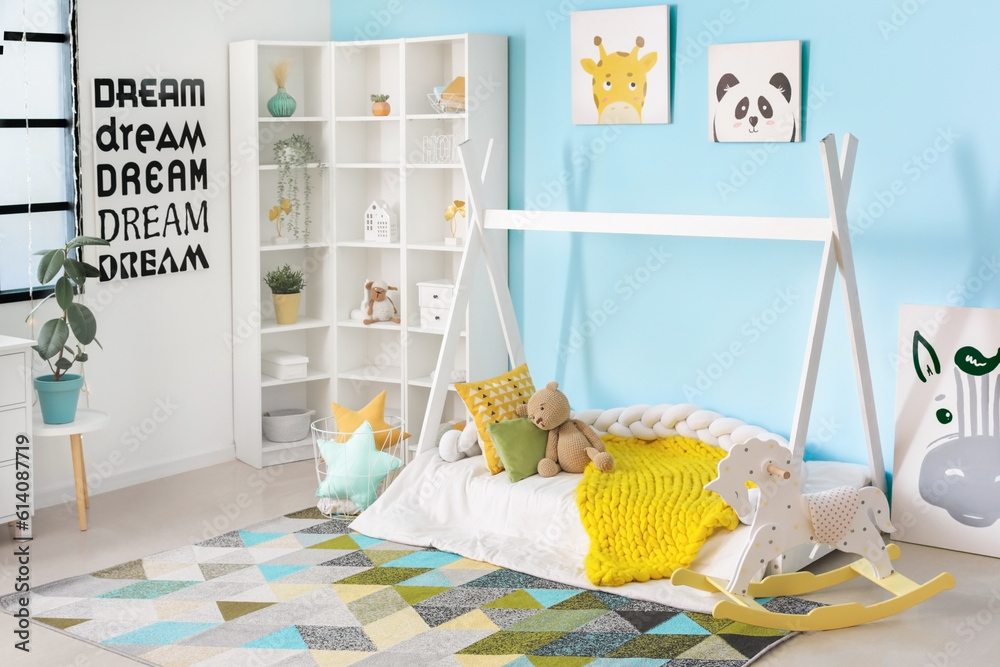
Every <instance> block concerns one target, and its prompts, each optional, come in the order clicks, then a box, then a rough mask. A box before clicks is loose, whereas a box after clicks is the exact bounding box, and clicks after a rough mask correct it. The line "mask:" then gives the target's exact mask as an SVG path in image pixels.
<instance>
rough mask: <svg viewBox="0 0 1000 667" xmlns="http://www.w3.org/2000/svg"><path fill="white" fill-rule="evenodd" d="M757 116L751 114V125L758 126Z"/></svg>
mask: <svg viewBox="0 0 1000 667" xmlns="http://www.w3.org/2000/svg"><path fill="white" fill-rule="evenodd" d="M757 120H758V119H757V116H750V127H757Z"/></svg>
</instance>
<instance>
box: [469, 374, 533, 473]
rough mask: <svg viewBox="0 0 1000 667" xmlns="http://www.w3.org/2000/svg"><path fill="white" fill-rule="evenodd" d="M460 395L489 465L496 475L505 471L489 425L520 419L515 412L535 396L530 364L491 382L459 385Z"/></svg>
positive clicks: (483, 381)
mask: <svg viewBox="0 0 1000 667" xmlns="http://www.w3.org/2000/svg"><path fill="white" fill-rule="evenodd" d="M455 389H456V390H457V391H458V395H459V396H461V397H462V400H463V401H465V407H467V408H468V409H469V413H470V414H472V419H473V421H475V423H476V430H477V431H478V432H479V442H480V444H481V445H482V448H483V454H484V455H485V456H486V465H487V466H488V467H489V469H490V472H491V473H493V474H494V475H495V474H497V473H498V472H500V471H501V470H503V463H502V462H501V461H500V455H499V454H498V453H497V448H496V447H495V446H494V445H493V438H491V437H490V432H489V430H488V428H487V425H488V424H490V423H491V422H500V421H504V420H506V419H513V418H514V417H516V416H517V415H516V413H515V411H516V410H517V406H518V404H520V403H524V404H527V403H528V399H529V398H530V397H531V395H532V394H534V393H535V385H534V384H532V382H531V375H530V374H529V373H528V364H521V365H520V366H518V367H517V368H515V369H513V370H511V371H508V372H506V373H504V374H502V375H498V376H496V377H495V378H490V379H489V380H481V381H479V382H462V383H459V384H456V385H455Z"/></svg>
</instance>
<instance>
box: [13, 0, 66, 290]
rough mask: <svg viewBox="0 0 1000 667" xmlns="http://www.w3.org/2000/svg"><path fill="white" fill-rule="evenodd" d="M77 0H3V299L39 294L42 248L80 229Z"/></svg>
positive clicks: (50, 246) (51, 246)
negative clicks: (39, 258)
mask: <svg viewBox="0 0 1000 667" xmlns="http://www.w3.org/2000/svg"><path fill="white" fill-rule="evenodd" d="M75 81H76V0H3V1H2V2H0V302H9V301H25V300H28V299H31V298H35V297H38V296H39V290H38V288H39V287H40V286H39V285H38V283H37V281H36V278H35V266H36V264H37V261H38V257H37V256H33V255H32V253H34V252H35V251H37V250H41V249H46V248H55V247H60V246H62V245H63V244H64V243H65V242H66V240H67V239H69V238H72V237H73V236H75V235H76V234H77V209H78V203H79V195H78V192H79V178H80V164H79V156H78V155H77V151H76V146H77V141H78V138H79V136H78V128H77V121H76V118H77V100H76V90H75Z"/></svg>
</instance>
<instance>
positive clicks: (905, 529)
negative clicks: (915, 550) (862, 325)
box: [892, 304, 1000, 557]
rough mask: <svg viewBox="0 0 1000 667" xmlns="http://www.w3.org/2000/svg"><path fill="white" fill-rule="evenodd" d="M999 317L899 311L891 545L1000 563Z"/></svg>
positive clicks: (996, 313) (980, 311) (983, 311)
mask: <svg viewBox="0 0 1000 667" xmlns="http://www.w3.org/2000/svg"><path fill="white" fill-rule="evenodd" d="M998 366H1000V310H996V309H989V308H946V307H943V306H936V307H935V306H916V305H909V304H903V305H902V306H901V308H900V324H899V363H898V365H897V379H896V441H895V458H894V463H895V465H894V471H895V472H894V475H893V489H892V523H893V525H894V526H896V529H897V533H895V534H893V538H894V539H898V540H901V541H904V542H915V543H918V544H926V545H929V546H935V547H944V548H946V549H955V550H958V551H966V552H969V553H976V554H982V555H985V556H993V557H1000V371H998V370H997V367H998Z"/></svg>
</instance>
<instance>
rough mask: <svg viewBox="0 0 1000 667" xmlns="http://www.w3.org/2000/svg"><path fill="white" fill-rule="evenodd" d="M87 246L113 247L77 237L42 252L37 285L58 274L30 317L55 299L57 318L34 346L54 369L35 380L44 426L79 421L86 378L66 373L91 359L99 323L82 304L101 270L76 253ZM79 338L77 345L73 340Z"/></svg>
mask: <svg viewBox="0 0 1000 667" xmlns="http://www.w3.org/2000/svg"><path fill="white" fill-rule="evenodd" d="M88 245H104V246H106V245H110V243H108V242H107V241H105V240H104V239H102V238H97V237H95V236H77V237H76V238H74V239H72V240H70V241H68V242H67V243H66V245H65V246H63V247H62V248H55V249H52V250H40V251H39V252H36V253H35V254H36V255H41V256H42V259H41V260H40V261H39V262H38V282H39V283H41V284H43V285H45V284H48V283H49V282H51V281H52V279H53V278H55V277H56V276H57V275H59V272H60V271H62V275H61V276H59V279H58V280H56V283H55V287H54V291H53V293H52V294H50V295H49V296H47V297H45V298H44V299H42V301H41V303H39V304H38V305H37V306H35V307H34V308H33V309H32V310H31V312H30V313H29V314H28V318H29V319H30V318H31V317H32V316H33V315H34V314H35V312H36V311H37V310H38V309H39V308H41V307H42V305H44V304H45V302H46V301H48V300H49V299H52V298H55V300H56V304H57V305H58V307H59V314H58V316H56V317H53V318H52V319H50V320H48V321H47V322H45V323H44V324H43V325H42V328H41V329H40V330H39V331H38V343H37V344H36V345H35V346H34V349H35V352H37V353H38V356H39V357H40V358H41V359H42V360H43V361H44V362H46V363H47V364H48V366H49V369H50V370H51V371H52V373H51V374H49V375H41V376H39V377H37V378H35V380H34V384H35V391H37V392H38V402H39V404H40V406H41V410H42V421H44V422H45V423H46V424H68V423H70V422H72V421H73V420H74V419H76V405H77V402H78V400H79V397H80V388H81V387H82V386H83V376H82V375H78V374H75V373H68V372H67V371H69V370H70V368H72V367H73V364H76V363H80V364H83V363H84V362H86V361H87V360H88V358H89V357H88V356H87V350H86V347H87V345H89V344H90V343H97V346H98V347H101V343H100V341H98V340H97V319H96V318H95V317H94V312H93V311H92V310H91V309H90V308H88V307H87V306H85V305H83V304H82V303H80V300H79V297H80V295H81V294H82V292H83V286H84V283H86V282H87V278H97V277H98V276H100V275H101V272H100V270H99V269H98V268H97V267H96V266H94V265H92V264H88V263H86V262H84V261H83V260H81V259H80V258H79V253H78V249H79V248H82V247H83V246H88ZM73 339H75V341H74V340H73Z"/></svg>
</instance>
